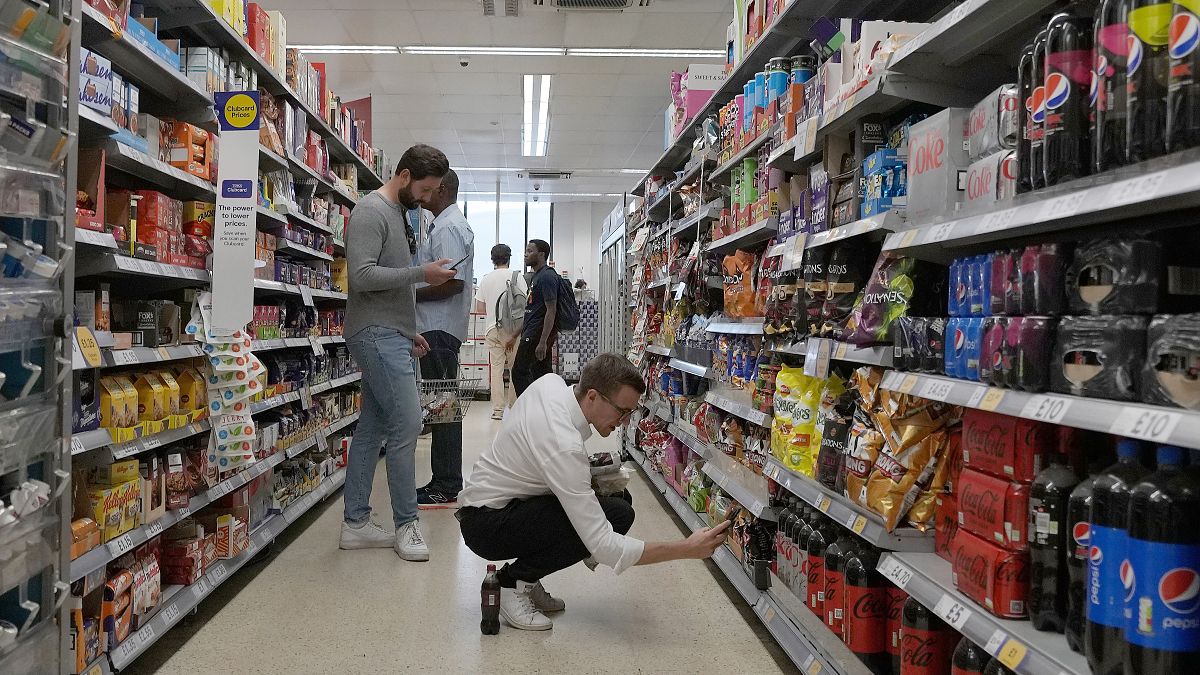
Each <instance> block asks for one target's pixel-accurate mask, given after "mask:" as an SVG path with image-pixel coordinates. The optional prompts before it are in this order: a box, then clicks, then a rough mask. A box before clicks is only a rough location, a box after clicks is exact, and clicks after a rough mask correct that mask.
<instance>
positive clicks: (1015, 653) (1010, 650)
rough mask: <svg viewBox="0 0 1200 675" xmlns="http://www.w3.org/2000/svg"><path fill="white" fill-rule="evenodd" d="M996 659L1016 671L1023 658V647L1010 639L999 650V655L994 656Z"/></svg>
mask: <svg viewBox="0 0 1200 675" xmlns="http://www.w3.org/2000/svg"><path fill="white" fill-rule="evenodd" d="M996 658H998V659H1000V663H1003V664H1004V665H1006V666H1008V667H1009V668H1011V669H1012V670H1016V669H1017V666H1018V665H1019V664H1020V663H1021V659H1023V658H1025V645H1023V644H1021V643H1020V642H1017V641H1016V640H1012V639H1010V640H1009V641H1008V642H1005V643H1004V646H1003V647H1001V648H1000V653H999V654H997V655H996Z"/></svg>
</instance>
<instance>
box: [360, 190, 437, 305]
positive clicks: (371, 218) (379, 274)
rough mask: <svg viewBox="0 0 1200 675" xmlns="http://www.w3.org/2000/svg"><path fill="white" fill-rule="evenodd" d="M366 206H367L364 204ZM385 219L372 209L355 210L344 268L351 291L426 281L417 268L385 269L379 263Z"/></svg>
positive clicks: (380, 288)
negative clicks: (345, 267)
mask: <svg viewBox="0 0 1200 675" xmlns="http://www.w3.org/2000/svg"><path fill="white" fill-rule="evenodd" d="M364 206H366V205H364ZM387 226H388V223H387V218H385V217H384V215H383V214H382V213H380V212H379V210H378V209H375V208H370V207H368V208H365V209H364V208H356V209H354V211H353V212H351V214H350V223H349V227H347V228H346V266H347V268H348V274H349V277H350V278H349V281H350V288H352V289H354V290H355V291H386V290H390V289H393V288H403V287H405V286H412V285H413V284H416V283H417V282H419V281H422V280H423V279H424V278H425V273H424V271H423V270H422V269H421V268H420V267H405V268H400V267H385V266H383V265H380V264H379V257H380V254H381V253H382V251H383V242H384V232H385V231H386V229H387Z"/></svg>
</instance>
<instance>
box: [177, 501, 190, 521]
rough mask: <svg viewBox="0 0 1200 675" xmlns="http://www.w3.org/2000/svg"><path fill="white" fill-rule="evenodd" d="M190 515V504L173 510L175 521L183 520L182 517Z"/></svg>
mask: <svg viewBox="0 0 1200 675" xmlns="http://www.w3.org/2000/svg"><path fill="white" fill-rule="evenodd" d="M190 515H192V507H191V505H190V504H189V505H187V506H185V507H183V508H181V509H178V510H176V511H175V516H176V520H177V521H179V520H183V519H184V518H187V517H188V516H190Z"/></svg>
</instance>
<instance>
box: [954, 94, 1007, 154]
mask: <svg viewBox="0 0 1200 675" xmlns="http://www.w3.org/2000/svg"><path fill="white" fill-rule="evenodd" d="M1017 103H1018V101H1017V85H1015V84H1002V85H1000V86H999V87H997V88H996V90H995V91H993V92H992V93H990V94H988V95H987V96H985V97H984V99H983V100H982V101H980V102H979V103H976V104H975V107H974V108H972V109H971V114H970V116H969V117H968V118H967V152H968V153H969V154H970V156H971V158H972V159H979V158H980V157H984V156H986V155H990V154H993V153H995V152H996V151H997V150H1001V149H1005V150H1010V149H1012V148H1014V147H1016V144H1017Z"/></svg>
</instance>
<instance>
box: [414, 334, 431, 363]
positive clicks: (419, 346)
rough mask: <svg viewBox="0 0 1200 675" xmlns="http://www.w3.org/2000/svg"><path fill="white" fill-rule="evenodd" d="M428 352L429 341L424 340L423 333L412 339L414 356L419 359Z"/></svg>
mask: <svg viewBox="0 0 1200 675" xmlns="http://www.w3.org/2000/svg"><path fill="white" fill-rule="evenodd" d="M428 353H429V342H427V341H426V340H425V336H424V335H418V336H417V337H416V339H415V340H413V356H415V357H417V358H418V359H419V358H421V357H422V356H425V355H426V354H428Z"/></svg>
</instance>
